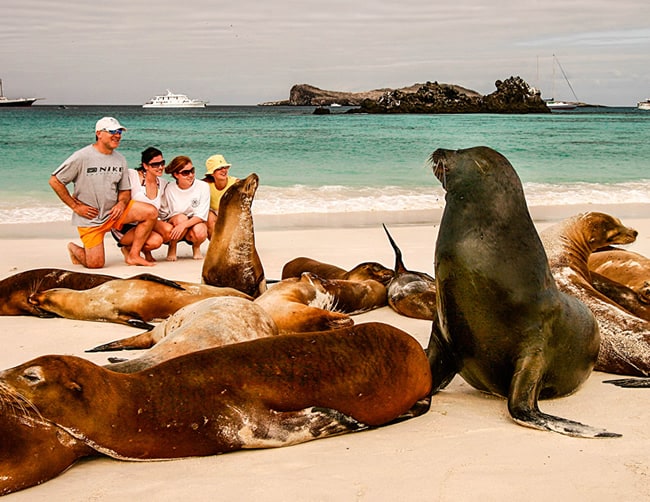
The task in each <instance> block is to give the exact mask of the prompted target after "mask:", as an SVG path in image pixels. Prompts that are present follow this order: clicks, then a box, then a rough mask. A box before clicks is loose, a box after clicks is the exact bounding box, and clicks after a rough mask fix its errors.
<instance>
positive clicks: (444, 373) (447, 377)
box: [425, 316, 458, 394]
mask: <svg viewBox="0 0 650 502" xmlns="http://www.w3.org/2000/svg"><path fill="white" fill-rule="evenodd" d="M425 352H426V354H427V358H428V359H429V366H430V367H431V377H432V382H433V385H432V387H431V389H432V390H431V394H435V393H436V392H438V391H440V390H442V389H444V388H445V387H447V385H449V383H450V382H451V381H452V380H453V379H454V376H456V373H458V365H457V364H456V359H455V358H454V354H453V351H452V348H451V347H450V345H449V344H448V343H447V342H446V341H445V338H444V336H443V335H442V332H441V331H440V328H439V327H438V319H437V316H436V319H435V320H434V321H433V322H432V323H431V336H430V337H429V344H428V345H427V349H426V350H425Z"/></svg>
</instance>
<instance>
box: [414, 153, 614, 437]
mask: <svg viewBox="0 0 650 502" xmlns="http://www.w3.org/2000/svg"><path fill="white" fill-rule="evenodd" d="M430 162H431V164H432V167H433V171H434V174H435V176H436V178H438V180H440V182H441V183H442V186H443V188H444V189H445V190H446V192H447V194H446V196H445V200H446V204H445V208H444V212H443V215H442V220H441V222H440V229H439V233H438V238H437V242H436V249H435V274H434V275H435V278H436V289H437V308H438V320H437V321H434V322H433V323H432V324H433V327H432V333H431V340H430V342H429V347H428V348H427V352H428V355H429V360H430V361H431V363H432V373H435V372H437V371H439V370H438V369H437V368H438V367H443V368H447V369H448V371H447V372H448V373H453V370H454V365H455V368H456V369H457V371H458V373H459V374H460V375H461V376H462V377H463V378H464V379H465V381H467V383H469V384H470V385H471V386H473V387H475V388H476V389H478V390H481V391H483V392H489V393H491V394H496V395H500V396H504V397H506V398H507V400H508V411H509V412H510V415H511V416H512V418H513V419H514V420H515V421H516V422H518V423H519V424H521V425H525V426H527V427H532V428H536V429H542V430H548V431H554V432H559V433H561V434H566V435H570V436H576V437H590V438H593V437H614V436H618V434H614V433H610V432H607V431H606V430H603V429H596V428H594V427H590V426H588V425H584V424H581V423H579V422H575V421H572V420H567V419H565V418H560V417H555V416H552V415H548V414H545V413H543V412H541V411H540V410H539V408H538V400H539V399H546V398H554V397H560V396H566V395H569V394H572V393H573V392H575V391H576V390H577V389H578V388H579V386H580V385H581V384H582V383H583V382H584V381H585V380H586V379H587V378H588V377H589V374H590V373H591V370H592V368H593V366H594V363H595V361H596V356H597V355H598V344H599V339H598V324H597V323H596V320H595V319H594V316H593V314H592V313H591V311H590V310H589V309H588V308H587V307H586V306H585V305H584V304H583V303H582V302H580V301H579V300H577V299H576V298H574V297H572V296H570V295H567V294H565V293H562V292H560V291H559V290H558V288H557V286H556V284H555V281H554V280H553V276H552V275H551V271H550V269H549V266H548V262H547V259H546V254H545V253H544V248H543V246H542V243H541V241H540V239H539V236H538V234H537V231H536V230H535V226H534V225H533V222H532V219H531V217H530V214H529V212H528V208H527V206H526V199H525V197H524V192H523V189H522V186H521V182H520V180H519V177H518V176H517V174H516V172H515V170H514V169H513V167H512V166H511V165H510V162H508V160H507V159H506V158H505V157H504V156H503V155H501V154H499V153H498V152H496V151H494V150H492V149H491V148H488V147H474V148H468V149H464V150H456V151H452V150H445V149H438V150H436V151H435V152H433V154H432V155H431V157H430ZM436 379H444V380H445V381H446V380H447V379H449V375H445V374H437V375H436V376H434V380H433V388H434V389H436V388H437V387H439V385H440V384H439V383H438V382H437V381H436Z"/></svg>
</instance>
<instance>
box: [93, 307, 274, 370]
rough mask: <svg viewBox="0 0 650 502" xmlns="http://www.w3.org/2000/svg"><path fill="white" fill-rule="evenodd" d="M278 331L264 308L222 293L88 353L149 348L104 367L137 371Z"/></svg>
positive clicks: (270, 334) (272, 334)
mask: <svg viewBox="0 0 650 502" xmlns="http://www.w3.org/2000/svg"><path fill="white" fill-rule="evenodd" d="M277 334H278V327H277V326H276V325H275V322H274V321H273V319H271V316H270V315H269V314H268V313H267V312H266V311H265V310H264V309H263V308H262V307H260V306H259V305H256V304H254V303H253V302H252V301H250V300H246V299H244V298H236V297H234V296H221V297H217V298H206V299H205V300H201V301H198V302H196V303H192V304H191V305H187V306H185V307H183V308H181V309H180V310H178V311H177V312H175V313H174V314H172V315H171V316H170V317H169V318H167V319H165V320H164V321H163V322H161V323H160V324H158V325H157V326H156V327H155V328H154V329H152V330H151V331H145V332H144V333H142V334H140V335H136V336H134V337H130V338H124V339H122V340H117V341H115V342H111V343H107V344H104V345H100V346H99V347H95V348H93V349H90V350H88V351H87V352H102V351H109V350H124V349H141V348H149V350H147V351H145V352H144V354H142V355H140V356H138V357H136V358H134V359H131V360H129V361H124V362H117V363H114V364H108V365H106V366H105V368H108V369H110V370H112V371H118V372H120V373H134V372H136V371H142V370H143V369H146V368H150V367H152V366H155V365H157V364H160V363H161V362H163V361H166V360H167V359H172V358H174V357H179V356H182V355H184V354H189V353H190V352H197V351H199V350H204V349H211V348H214V347H220V346H222V345H230V344H233V343H239V342H245V341H248V340H254V339H256V338H263V337H266V336H275V335H277Z"/></svg>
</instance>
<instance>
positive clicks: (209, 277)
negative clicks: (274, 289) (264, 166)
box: [201, 173, 266, 298]
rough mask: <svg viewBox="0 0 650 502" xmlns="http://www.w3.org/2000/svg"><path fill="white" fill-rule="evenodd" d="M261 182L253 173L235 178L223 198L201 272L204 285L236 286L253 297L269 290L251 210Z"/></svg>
mask: <svg viewBox="0 0 650 502" xmlns="http://www.w3.org/2000/svg"><path fill="white" fill-rule="evenodd" d="M258 183H259V178H258V177H257V174H255V173H253V174H250V175H248V177H247V178H245V179H243V180H238V181H236V182H235V184H233V185H232V186H231V187H230V188H229V189H228V190H226V193H224V194H223V196H222V197H221V202H220V203H219V217H218V218H217V222H216V223H215V225H214V231H213V233H212V239H211V240H210V245H209V246H208V250H207V252H206V254H205V259H204V260H203V270H202V271H201V278H202V280H203V282H204V283H205V284H210V285H212V286H219V287H229V288H235V289H238V290H239V291H241V292H243V293H246V294H247V295H249V296H252V297H253V298H257V297H258V296H259V295H261V294H262V293H263V292H264V291H266V279H265V278H264V267H263V266H262V261H261V260H260V257H259V256H258V254H257V249H256V248H255V230H254V227H253V214H252V213H251V205H252V203H253V198H254V197H255V192H256V191H257V186H258Z"/></svg>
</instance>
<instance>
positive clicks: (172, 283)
mask: <svg viewBox="0 0 650 502" xmlns="http://www.w3.org/2000/svg"><path fill="white" fill-rule="evenodd" d="M131 279H138V280H140V281H150V282H157V283H158V284H164V285H165V286H169V287H172V288H174V289H181V290H185V288H184V287H183V286H181V285H180V284H178V283H177V282H176V281H172V280H170V279H165V278H164V277H160V276H158V275H153V274H146V273H145V274H138V275H134V276H133V277H129V279H128V280H131Z"/></svg>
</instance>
